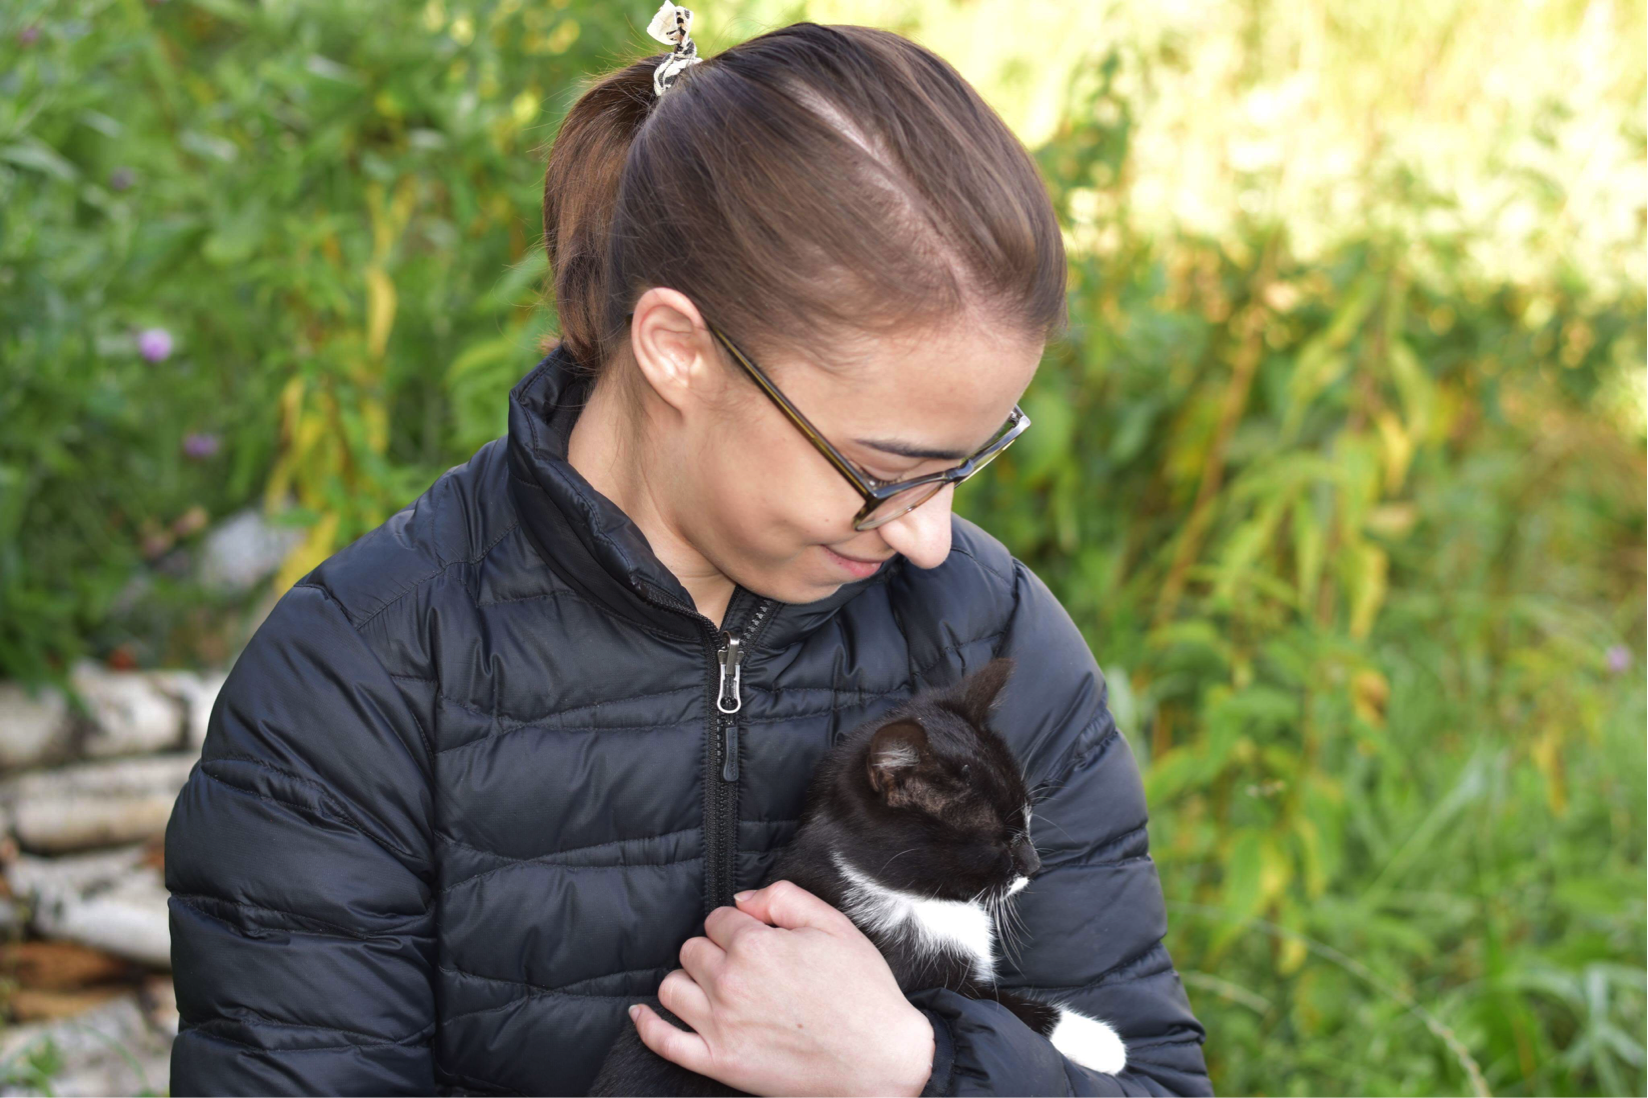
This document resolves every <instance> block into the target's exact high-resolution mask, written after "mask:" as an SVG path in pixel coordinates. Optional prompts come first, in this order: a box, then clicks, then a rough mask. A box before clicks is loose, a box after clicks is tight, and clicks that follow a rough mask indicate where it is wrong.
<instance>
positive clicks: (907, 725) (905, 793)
mask: <svg viewBox="0 0 1648 1098" xmlns="http://www.w3.org/2000/svg"><path fill="white" fill-rule="evenodd" d="M927 750H928V748H927V730H926V729H925V728H923V727H921V723H920V722H919V721H917V720H915V719H914V718H913V717H905V718H901V719H899V720H896V721H892V722H890V723H888V724H884V725H882V726H881V727H880V728H878V729H876V730H875V734H874V735H873V736H871V737H870V755H869V763H868V765H869V777H870V788H871V789H873V790H875V791H876V792H877V793H879V794H881V797H882V799H883V800H885V801H886V802H887V804H888V805H889V806H891V807H893V808H902V807H905V806H907V805H910V804H914V803H916V802H917V801H919V800H922V799H924V798H923V797H922V790H921V787H922V786H924V784H925V783H923V782H922V781H921V780H920V779H919V777H918V775H919V774H920V772H921V769H922V766H921V764H922V762H923V761H924V760H925V759H926V757H927Z"/></svg>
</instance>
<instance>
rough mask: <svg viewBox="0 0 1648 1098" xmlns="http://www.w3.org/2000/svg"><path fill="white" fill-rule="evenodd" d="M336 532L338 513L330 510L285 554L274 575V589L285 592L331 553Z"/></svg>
mask: <svg viewBox="0 0 1648 1098" xmlns="http://www.w3.org/2000/svg"><path fill="white" fill-rule="evenodd" d="M337 533H338V514H337V512H335V511H334V512H332V513H330V514H326V515H322V516H321V518H320V521H319V522H317V523H315V525H313V526H311V527H310V528H309V536H308V537H306V538H304V539H303V541H302V542H301V543H299V545H298V547H297V548H295V549H293V550H292V551H291V553H289V554H287V557H286V561H285V563H283V564H282V565H281V566H280V574H279V575H277V576H276V577H275V591H276V593H278V594H285V593H286V592H287V591H289V590H291V588H292V585H293V584H294V583H296V582H297V581H298V580H300V579H302V578H303V577H304V576H306V575H308V574H309V572H310V570H311V569H313V568H314V567H315V566H316V565H317V564H319V563H320V562H321V561H323V560H325V559H326V558H327V557H329V556H331V555H332V543H333V540H334V539H335V538H336V537H337Z"/></svg>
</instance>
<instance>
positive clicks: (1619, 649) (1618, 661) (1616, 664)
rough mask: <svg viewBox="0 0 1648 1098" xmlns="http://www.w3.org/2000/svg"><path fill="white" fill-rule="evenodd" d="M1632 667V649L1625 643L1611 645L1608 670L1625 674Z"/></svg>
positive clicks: (1617, 673)
mask: <svg viewBox="0 0 1648 1098" xmlns="http://www.w3.org/2000/svg"><path fill="white" fill-rule="evenodd" d="M1630 669H1631V650H1630V649H1629V648H1627V647H1625V646H1624V645H1623V644H1615V645H1611V646H1610V647H1609V648H1608V670H1610V671H1612V672H1613V673H1614V674H1616V675H1623V674H1625V672H1627V671H1629V670H1630Z"/></svg>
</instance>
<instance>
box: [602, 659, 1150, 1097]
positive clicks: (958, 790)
mask: <svg viewBox="0 0 1648 1098" xmlns="http://www.w3.org/2000/svg"><path fill="white" fill-rule="evenodd" d="M1012 670H1013V661H1012V660H1010V659H1006V658H998V659H994V660H991V661H990V662H989V663H987V664H985V665H984V666H983V667H982V668H980V669H979V670H978V671H976V672H974V673H973V674H971V675H968V676H966V677H964V678H963V679H961V681H960V682H958V683H956V684H954V685H952V686H949V687H942V688H930V689H928V690H925V691H922V692H920V693H918V694H916V695H915V696H914V697H912V698H910V699H909V700H908V701H906V702H904V703H903V704H902V705H900V706H899V707H897V708H896V709H894V710H892V711H891V712H889V713H888V714H887V715H885V716H883V717H881V718H880V719H878V720H875V721H870V722H867V723H865V724H863V725H860V726H859V727H858V728H855V729H854V730H853V731H851V732H849V733H847V735H845V736H844V737H842V739H841V740H840V742H838V743H837V744H836V745H835V746H834V747H832V748H831V749H830V751H829V753H828V754H826V755H825V756H824V758H823V759H822V760H820V761H819V763H818V765H817V766H816V767H815V768H814V771H813V775H812V779H811V781H810V782H809V784H808V786H807V796H806V801H805V804H804V805H803V808H802V812H801V820H800V824H799V826H798V828H797V830H796V833H795V836H794V838H793V839H792V840H791V841H790V843H789V845H788V846H786V847H785V848H784V849H783V850H782V851H781V852H780V853H779V856H778V858H777V859H776V861H775V862H774V863H773V866H772V869H771V871H770V872H769V873H768V875H767V879H766V880H765V881H763V882H762V886H763V887H765V886H766V885H768V884H771V883H772V882H773V881H778V880H790V881H794V882H795V883H796V884H798V885H800V886H801V887H802V888H805V889H806V890H807V891H809V892H811V893H813V894H814V895H816V896H818V897H820V898H821V899H823V900H824V901H825V902H827V903H829V904H831V905H833V906H834V907H836V908H837V909H839V910H840V911H842V912H843V913H844V914H845V915H846V916H847V917H848V918H850V919H851V920H852V921H853V923H854V925H856V926H857V927H858V928H859V930H861V931H863V932H864V935H865V936H866V937H868V938H869V939H870V940H871V941H872V942H874V943H875V945H876V947H877V948H878V949H880V950H881V953H882V956H884V957H885V958H886V959H887V964H888V966H889V967H890V968H891V969H892V971H893V975H894V976H895V977H896V978H897V980H898V985H899V987H900V988H901V989H903V990H904V991H905V993H906V994H908V993H911V992H914V991H918V990H921V989H923V988H931V987H947V988H950V989H951V990H953V991H956V992H958V993H960V994H962V995H966V996H968V997H970V998H974V999H995V1000H997V1001H998V1002H1000V1003H1001V1005H1002V1006H1004V1007H1006V1008H1007V1009H1008V1010H1011V1011H1012V1012H1013V1013H1014V1014H1016V1015H1018V1017H1019V1018H1021V1019H1022V1020H1023V1021H1024V1023H1025V1024H1026V1025H1028V1026H1029V1027H1030V1028H1031V1029H1033V1030H1035V1031H1036V1032H1037V1033H1040V1034H1042V1035H1043V1036H1044V1037H1047V1038H1048V1039H1049V1040H1050V1041H1051V1042H1052V1043H1053V1046H1054V1047H1055V1048H1057V1049H1058V1050H1059V1051H1060V1052H1062V1053H1064V1054H1065V1055H1066V1056H1068V1057H1070V1059H1072V1060H1074V1061H1076V1062H1077V1063H1079V1064H1082V1065H1084V1066H1086V1067H1090V1068H1092V1069H1094V1070H1096V1071H1100V1072H1104V1073H1106V1074H1112V1075H1113V1074H1115V1073H1117V1072H1119V1071H1121V1070H1122V1068H1123V1067H1124V1066H1126V1063H1127V1049H1126V1046H1125V1045H1124V1044H1123V1042H1122V1040H1121V1038H1120V1036H1118V1035H1117V1033H1116V1031H1115V1030H1114V1029H1112V1028H1111V1027H1110V1026H1109V1025H1107V1024H1105V1023H1104V1022H1103V1021H1101V1020H1099V1019H1097V1018H1091V1017H1088V1016H1086V1015H1084V1014H1081V1013H1079V1012H1077V1011H1075V1010H1073V1009H1071V1008H1070V1007H1068V1006H1065V1005H1063V1004H1060V1003H1052V1002H1043V1001H1040V1000H1037V999H1033V998H1030V997H1029V996H1026V995H1021V994H1018V993H1015V992H1012V991H1008V990H1004V989H1001V988H998V987H996V984H995V979H996V964H997V961H998V955H997V948H998V938H997V932H998V931H997V928H998V925H999V926H1000V927H1003V928H1006V927H1008V926H1009V925H1010V924H1009V923H1008V922H1007V919H1008V917H1009V916H1010V911H1009V907H1008V904H1009V900H1010V898H1011V897H1012V896H1013V895H1014V894H1015V893H1017V892H1018V891H1019V890H1020V889H1022V888H1023V887H1024V886H1025V885H1027V884H1029V883H1030V878H1031V877H1033V876H1035V875H1036V873H1037V872H1039V870H1040V869H1041V859H1040V858H1038V857H1037V855H1036V850H1035V847H1034V846H1033V845H1032V843H1031V841H1030V823H1031V819H1032V806H1031V800H1030V794H1029V791H1028V790H1027V789H1026V787H1025V782H1024V774H1023V771H1022V770H1021V769H1020V767H1019V764H1018V761H1017V760H1016V759H1015V758H1014V757H1013V754H1012V752H1011V750H1009V748H1008V747H1007V745H1006V743H1005V742H1004V741H1003V740H1002V739H1001V737H1000V736H998V735H997V734H996V733H995V732H994V731H992V730H991V729H990V727H989V725H988V720H989V716H990V712H991V710H992V708H993V707H994V705H995V703H996V700H997V695H998V694H1000V692H1001V689H1002V687H1003V686H1004V685H1005V684H1006V682H1007V679H1008V676H1009V675H1010V674H1011V673H1012ZM647 1002H648V1004H649V1005H650V1006H651V1007H652V1008H653V1009H654V1010H656V1011H657V1012H658V1013H659V1015H660V1016H662V1017H663V1018H665V1019H666V1020H668V1021H670V1022H671V1023H673V1024H676V1025H681V1026H682V1028H687V1027H686V1026H685V1025H684V1024H683V1023H682V1022H681V1020H680V1019H679V1018H677V1017H676V1016H675V1015H673V1014H671V1013H670V1012H669V1011H668V1010H667V1009H664V1008H663V1007H662V1006H661V1005H660V1004H659V1002H658V999H657V997H656V996H653V997H652V998H650V999H648V1000H647ZM743 1093H744V1092H743V1091H740V1090H733V1089H731V1088H729V1087H728V1086H727V1085H726V1084H724V1083H721V1082H719V1081H717V1080H715V1079H711V1078H708V1077H707V1076H703V1075H699V1074H697V1073H695V1072H691V1071H688V1070H687V1069H685V1068H683V1067H680V1066H679V1065H677V1064H674V1063H672V1062H670V1061H668V1060H665V1059H664V1058H663V1057H661V1056H659V1055H657V1054H656V1053H654V1052H653V1051H652V1050H651V1049H649V1048H647V1046H646V1045H645V1044H643V1043H642V1042H641V1039H640V1036H639V1035H638V1034H637V1033H636V1032H635V1027H634V1026H633V1025H632V1024H630V1023H629V1022H628V1021H627V1020H626V1021H625V1024H624V1027H623V1029H622V1030H621V1031H620V1033H619V1037H618V1040H617V1041H616V1042H615V1043H614V1044H613V1047H612V1050H611V1051H610V1052H609V1053H608V1054H607V1058H606V1061H605V1063H603V1064H602V1066H601V1070H600V1073H599V1074H598V1075H597V1076H596V1079H595V1082H594V1084H593V1085H592V1087H591V1089H590V1094H592V1095H693V1096H697V1095H740V1094H743Z"/></svg>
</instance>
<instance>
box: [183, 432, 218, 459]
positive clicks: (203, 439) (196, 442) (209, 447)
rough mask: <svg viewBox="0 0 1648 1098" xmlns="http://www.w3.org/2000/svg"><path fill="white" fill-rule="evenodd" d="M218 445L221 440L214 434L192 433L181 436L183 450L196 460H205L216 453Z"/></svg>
mask: <svg viewBox="0 0 1648 1098" xmlns="http://www.w3.org/2000/svg"><path fill="white" fill-rule="evenodd" d="M220 445H222V442H221V441H220V440H219V439H218V437H217V436H216V435H210V434H194V435H185V436H184V438H183V452H184V453H185V454H187V455H188V456H189V457H192V458H194V459H195V460H196V461H205V460H206V459H207V458H209V457H211V456H212V455H213V454H215V453H217V449H218V447H219V446H220Z"/></svg>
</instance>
